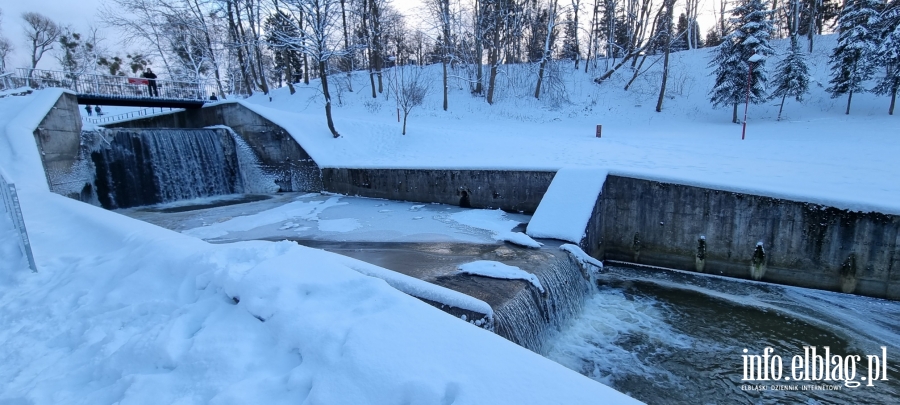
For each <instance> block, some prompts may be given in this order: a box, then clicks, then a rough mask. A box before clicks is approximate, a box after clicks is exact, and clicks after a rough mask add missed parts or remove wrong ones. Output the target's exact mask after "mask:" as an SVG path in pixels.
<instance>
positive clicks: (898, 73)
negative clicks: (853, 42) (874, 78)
mask: <svg viewBox="0 0 900 405" xmlns="http://www.w3.org/2000/svg"><path fill="white" fill-rule="evenodd" d="M880 28H881V29H880V30H879V31H881V45H880V46H879V47H878V50H876V51H875V61H876V63H877V64H878V65H881V66H883V67H884V76H881V77H879V78H878V84H877V85H875V88H874V89H872V92H873V93H875V94H878V95H889V96H890V97H891V106H890V108H889V109H888V114H889V115H894V105H895V104H896V102H897V89H898V88H900V0H893V1H892V2H891V3H890V4H888V7H887V9H886V10H885V11H884V13H882V15H881V21H880Z"/></svg>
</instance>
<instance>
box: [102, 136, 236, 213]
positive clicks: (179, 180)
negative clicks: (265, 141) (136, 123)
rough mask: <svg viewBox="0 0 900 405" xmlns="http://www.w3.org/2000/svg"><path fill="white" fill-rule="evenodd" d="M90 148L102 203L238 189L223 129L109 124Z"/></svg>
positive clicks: (232, 149)
mask: <svg viewBox="0 0 900 405" xmlns="http://www.w3.org/2000/svg"><path fill="white" fill-rule="evenodd" d="M97 136H99V137H103V140H104V141H105V142H101V145H99V146H98V147H96V148H95V150H93V151H91V155H90V156H91V161H92V162H93V164H94V166H95V168H96V178H95V180H94V181H95V186H96V191H97V198H98V199H99V201H100V204H101V205H102V206H103V207H104V208H107V209H114V208H127V207H134V206H140V205H150V204H157V203H164V202H172V201H179V200H187V199H193V198H200V197H210V196H216V195H224V194H234V193H239V192H243V190H244V188H245V187H244V184H243V182H242V179H241V173H240V165H239V163H238V157H237V155H238V152H237V149H238V148H237V145H236V143H235V140H234V139H233V138H232V136H231V135H230V134H229V133H228V131H226V130H223V129H141V130H134V129H115V130H105V131H102V132H101V133H99V134H97Z"/></svg>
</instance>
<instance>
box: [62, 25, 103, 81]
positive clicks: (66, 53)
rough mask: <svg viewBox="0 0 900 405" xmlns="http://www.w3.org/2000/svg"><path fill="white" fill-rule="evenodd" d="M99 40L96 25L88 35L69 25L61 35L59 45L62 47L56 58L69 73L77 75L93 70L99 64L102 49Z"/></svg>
mask: <svg viewBox="0 0 900 405" xmlns="http://www.w3.org/2000/svg"><path fill="white" fill-rule="evenodd" d="M98 41H99V39H98V36H97V29H96V28H94V27H91V28H90V29H89V30H88V33H87V34H86V35H82V34H80V33H77V32H74V31H72V29H71V28H68V27H67V28H65V29H63V33H62V34H60V36H59V45H60V48H62V49H61V52H59V54H58V55H57V57H56V60H57V61H58V62H59V65H60V66H62V68H63V70H64V71H65V72H67V73H71V74H73V75H76V76H77V75H80V74H82V73H86V72H91V71H93V69H95V68H96V67H97V66H99V65H98V63H97V62H98V61H99V59H100V53H101V51H100V49H99V46H98V45H99V44H98Z"/></svg>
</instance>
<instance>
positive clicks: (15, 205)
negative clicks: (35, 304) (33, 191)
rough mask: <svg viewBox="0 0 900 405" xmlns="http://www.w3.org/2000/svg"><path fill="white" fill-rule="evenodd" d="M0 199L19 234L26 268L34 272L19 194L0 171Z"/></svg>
mask: <svg viewBox="0 0 900 405" xmlns="http://www.w3.org/2000/svg"><path fill="white" fill-rule="evenodd" d="M0 197H2V198H3V207H4V209H5V210H6V213H7V214H9V218H10V219H12V223H13V226H15V228H16V232H17V233H18V234H19V238H18V239H19V247H20V248H21V249H22V254H24V255H25V257H27V258H28V267H29V268H30V269H31V271H35V272H36V271H37V266H36V265H35V264H34V255H32V253H31V241H30V240H29V239H28V231H27V230H26V229H25V218H24V217H22V207H21V206H20V205H19V194H18V193H16V185H15V184H13V183H9V182H7V181H6V176H4V175H3V172H2V170H0Z"/></svg>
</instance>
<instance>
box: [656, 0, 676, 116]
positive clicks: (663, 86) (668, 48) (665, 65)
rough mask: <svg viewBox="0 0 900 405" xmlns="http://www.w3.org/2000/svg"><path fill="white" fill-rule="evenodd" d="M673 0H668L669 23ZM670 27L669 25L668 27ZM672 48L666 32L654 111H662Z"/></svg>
mask: <svg viewBox="0 0 900 405" xmlns="http://www.w3.org/2000/svg"><path fill="white" fill-rule="evenodd" d="M672 1H673V0H670V4H669V11H668V18H669V25H671V24H672V18H671V17H672V6H674V4H671V2H672ZM670 28H671V27H670ZM671 49H672V38H671V36H670V35H669V34H668V33H667V34H666V54H665V56H663V74H662V84H660V85H659V99H657V100H656V112H662V106H663V100H664V99H665V97H666V82H667V81H668V80H669V52H670V51H671Z"/></svg>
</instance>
